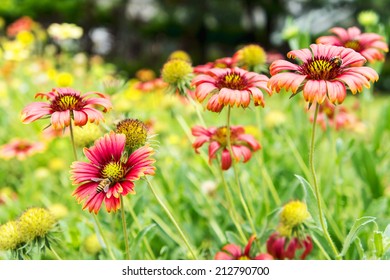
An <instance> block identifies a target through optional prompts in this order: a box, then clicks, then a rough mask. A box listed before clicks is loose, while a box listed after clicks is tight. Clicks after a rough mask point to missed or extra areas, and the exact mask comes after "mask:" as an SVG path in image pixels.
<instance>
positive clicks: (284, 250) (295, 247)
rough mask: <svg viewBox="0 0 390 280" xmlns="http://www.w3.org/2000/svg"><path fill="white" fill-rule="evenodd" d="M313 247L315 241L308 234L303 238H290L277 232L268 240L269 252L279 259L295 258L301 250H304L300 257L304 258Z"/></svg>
mask: <svg viewBox="0 0 390 280" xmlns="http://www.w3.org/2000/svg"><path fill="white" fill-rule="evenodd" d="M312 249H313V241H312V240H311V238H310V236H308V235H307V236H304V237H303V238H298V237H292V238H289V237H286V236H284V235H281V234H280V233H278V232H275V233H273V234H272V235H271V236H270V237H269V238H268V240H267V252H268V253H269V254H270V255H271V256H272V257H273V258H275V259H277V260H285V259H290V260H293V259H295V257H296V256H295V255H296V254H297V253H298V252H299V251H302V253H301V255H300V256H299V258H300V259H301V260H304V259H305V258H306V257H307V255H308V254H310V252H311V251H312Z"/></svg>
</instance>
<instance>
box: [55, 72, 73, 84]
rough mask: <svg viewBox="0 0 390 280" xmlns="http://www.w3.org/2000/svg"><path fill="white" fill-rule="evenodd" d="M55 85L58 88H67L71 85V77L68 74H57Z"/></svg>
mask: <svg viewBox="0 0 390 280" xmlns="http://www.w3.org/2000/svg"><path fill="white" fill-rule="evenodd" d="M56 83H57V86H59V87H69V86H71V85H72V84H73V76H72V74H70V73H68V72H61V73H58V74H57V77H56Z"/></svg>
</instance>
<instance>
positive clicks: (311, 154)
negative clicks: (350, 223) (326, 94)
mask: <svg viewBox="0 0 390 280" xmlns="http://www.w3.org/2000/svg"><path fill="white" fill-rule="evenodd" d="M319 107H320V105H319V104H318V103H316V108H315V112H314V121H313V128H312V133H311V142H310V151H309V165H310V171H311V175H312V177H313V186H314V192H315V196H316V200H317V207H318V215H319V219H320V224H321V228H322V231H323V233H324V236H325V239H326V240H327V242H328V244H329V246H330V247H331V248H332V251H333V253H334V255H335V257H336V258H337V259H341V258H340V256H339V252H338V250H337V248H336V246H335V245H334V243H333V241H332V238H331V237H330V235H329V232H328V229H327V227H326V226H325V221H324V215H323V209H322V205H321V194H320V189H319V186H318V183H317V176H316V172H315V168H314V142H315V132H316V123H317V116H318V111H319Z"/></svg>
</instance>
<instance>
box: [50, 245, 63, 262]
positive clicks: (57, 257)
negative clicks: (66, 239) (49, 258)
mask: <svg viewBox="0 0 390 280" xmlns="http://www.w3.org/2000/svg"><path fill="white" fill-rule="evenodd" d="M50 251H51V252H52V253H53V255H54V256H55V257H56V259H57V260H59V261H62V258H61V257H60V256H59V255H58V254H57V252H56V250H54V248H53V247H51V246H50Z"/></svg>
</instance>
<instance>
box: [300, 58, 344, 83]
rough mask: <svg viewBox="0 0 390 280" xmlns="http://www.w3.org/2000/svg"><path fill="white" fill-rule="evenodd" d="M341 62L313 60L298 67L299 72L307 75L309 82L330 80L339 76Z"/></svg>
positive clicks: (322, 59)
mask: <svg viewBox="0 0 390 280" xmlns="http://www.w3.org/2000/svg"><path fill="white" fill-rule="evenodd" d="M341 64H342V61H341V59H340V58H338V59H337V60H336V59H328V58H322V57H320V58H314V59H310V60H308V61H307V62H306V63H304V64H302V65H301V66H300V70H299V72H301V73H302V74H304V75H307V76H308V78H309V79H311V80H332V79H334V78H336V77H337V76H339V75H340V73H341V69H340V66H341Z"/></svg>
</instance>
